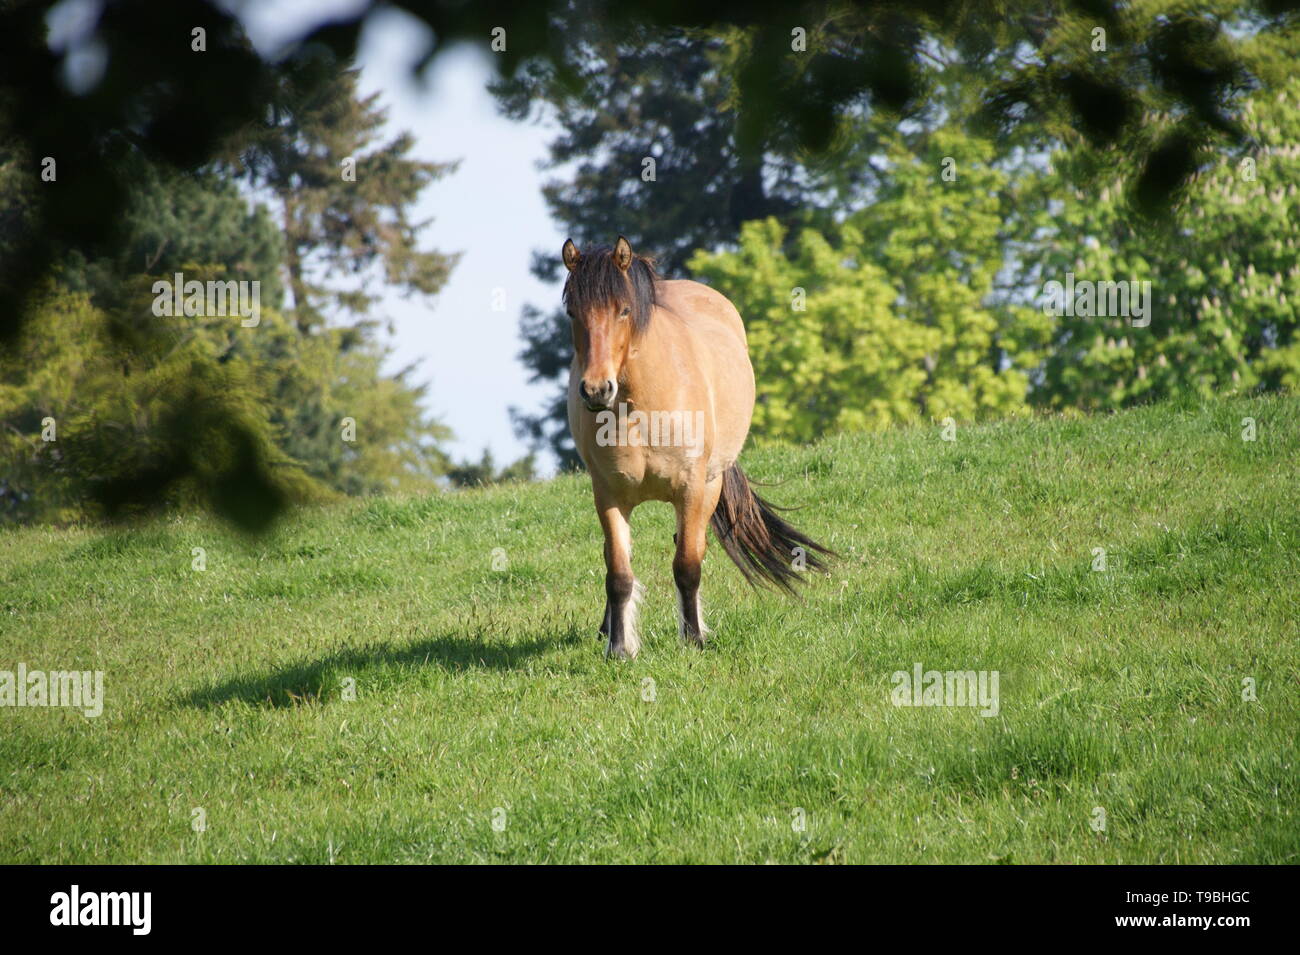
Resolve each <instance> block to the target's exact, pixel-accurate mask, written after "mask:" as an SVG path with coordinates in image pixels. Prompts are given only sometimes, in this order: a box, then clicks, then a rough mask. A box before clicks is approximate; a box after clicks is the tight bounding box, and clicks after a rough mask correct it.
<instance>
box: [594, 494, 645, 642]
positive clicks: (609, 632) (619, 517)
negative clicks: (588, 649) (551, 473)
mask: <svg viewBox="0 0 1300 955" xmlns="http://www.w3.org/2000/svg"><path fill="white" fill-rule="evenodd" d="M596 509H597V511H598V512H599V513H600V527H601V530H603V531H604V532H605V621H604V623H603V624H602V625H601V632H602V633H604V634H605V635H606V636H607V637H608V638H609V642H608V643H606V645H605V656H606V657H616V658H619V659H627V660H630V659H633V658H634V657H635V656H636V655H637V654H638V653H639V652H640V651H641V635H640V631H639V630H638V626H637V610H638V605H639V604H640V601H641V585H640V583H638V582H637V579H636V577H634V576H633V575H632V531H631V528H630V527H629V525H628V517H629V515H630V514H631V510H630V509H624V508H622V507H619V506H618V505H616V504H612V503H606V502H602V501H600V500H599V499H597V503H596Z"/></svg>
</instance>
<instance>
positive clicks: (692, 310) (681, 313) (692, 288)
mask: <svg viewBox="0 0 1300 955" xmlns="http://www.w3.org/2000/svg"><path fill="white" fill-rule="evenodd" d="M657 292H658V298H659V304H660V307H661V308H664V309H666V310H667V311H669V312H671V313H672V314H674V315H676V316H677V317H678V318H680V319H682V320H683V321H684V322H686V323H687V324H688V325H689V326H691V327H692V328H695V329H699V330H701V331H705V330H711V329H708V326H709V325H717V326H720V327H721V328H725V329H727V330H728V331H730V332H732V333H733V334H734V335H736V336H737V337H738V338H739V340H740V345H741V347H742V348H745V349H746V354H747V355H748V347H747V342H746V339H745V323H744V321H742V320H741V317H740V313H739V312H738V311H736V306H734V305H732V304H731V300H730V299H729V298H727V296H725V295H723V294H722V293H721V292H719V291H718V290H717V289H712V288H709V286H707V285H704V284H702V283H700V282H694V281H691V280H690V279H664V280H662V281H660V283H659V288H658V289H657Z"/></svg>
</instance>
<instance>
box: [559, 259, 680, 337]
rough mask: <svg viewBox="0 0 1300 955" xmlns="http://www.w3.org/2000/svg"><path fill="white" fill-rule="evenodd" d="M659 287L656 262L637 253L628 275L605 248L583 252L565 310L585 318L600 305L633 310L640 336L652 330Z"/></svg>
mask: <svg viewBox="0 0 1300 955" xmlns="http://www.w3.org/2000/svg"><path fill="white" fill-rule="evenodd" d="M658 283H659V273H658V272H656V271H655V266H654V260H653V259H651V258H648V257H646V256H644V255H636V254H635V253H634V254H633V255H632V264H631V265H629V266H628V269H627V272H624V271H623V270H622V269H620V268H619V267H618V263H617V262H615V261H614V250H613V249H611V248H610V247H609V246H601V247H600V248H598V249H591V250H590V251H587V252H583V253H582V257H581V258H579V259H578V266H577V268H575V269H574V270H573V271H572V272H570V273H569V278H568V280H567V281H566V282H565V283H564V307H565V308H566V309H568V311H569V313H570V314H575V315H581V314H583V313H585V312H587V311H588V310H590V309H592V308H595V307H597V306H600V305H608V304H610V303H614V304H615V305H618V306H623V305H627V306H629V307H630V308H631V309H632V328H633V329H634V331H635V333H636V334H638V335H640V334H642V333H644V332H645V330H646V329H647V328H649V327H650V314H651V312H653V311H654V308H655V306H656V305H658V304H659V296H658V289H657V286H658Z"/></svg>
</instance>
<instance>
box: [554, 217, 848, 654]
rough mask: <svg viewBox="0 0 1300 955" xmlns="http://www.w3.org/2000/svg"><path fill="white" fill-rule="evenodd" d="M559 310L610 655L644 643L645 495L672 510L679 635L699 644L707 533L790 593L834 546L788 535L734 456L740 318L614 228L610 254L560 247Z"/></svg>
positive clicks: (742, 425) (744, 378)
mask: <svg viewBox="0 0 1300 955" xmlns="http://www.w3.org/2000/svg"><path fill="white" fill-rule="evenodd" d="M562 255H563V258H564V265H565V267H566V268H567V269H568V270H569V278H568V281H567V282H566V283H565V285H564V305H565V308H566V309H567V310H568V313H569V317H570V318H571V319H572V321H573V347H574V359H573V367H572V369H571V371H570V373H569V427H570V428H571V429H572V431H573V440H574V443H575V444H576V445H577V448H578V454H579V455H581V457H582V460H583V462H584V463H585V464H586V465H587V470H588V471H589V472H590V473H591V486H592V490H593V491H594V492H595V496H596V511H597V513H598V514H599V515H600V524H601V528H602V529H603V530H604V532H605V571H606V575H605V619H604V622H603V623H602V624H601V627H600V631H601V633H603V634H604V635H605V636H607V637H608V638H609V643H608V644H607V646H606V651H605V652H606V655H607V656H615V657H624V658H631V657H635V656H636V655H637V652H638V651H639V650H640V648H641V640H640V636H639V635H638V631H637V605H638V604H639V602H640V599H641V585H640V584H639V583H638V582H637V580H636V578H635V577H634V576H633V575H632V537H631V532H630V530H629V528H628V519H629V517H630V516H631V514H632V509H633V508H635V507H636V506H637V505H638V504H640V503H641V502H643V501H667V502H669V503H671V504H672V505H673V507H674V508H675V509H676V511H677V533H676V534H675V535H674V540H675V541H676V543H677V553H676V556H675V557H674V558H673V577H674V579H675V580H676V582H677V608H678V624H679V632H680V634H681V637H682V639H683V640H684V641H686V642H688V643H692V644H694V645H695V646H698V647H703V646H704V639H705V635H706V634H707V633H708V630H707V629H706V628H705V626H704V622H703V620H702V619H701V615H700V601H699V591H700V564H701V562H702V561H703V560H704V549H705V546H706V540H705V535H706V528H707V526H708V525H709V524H710V523H712V524H713V531H714V534H715V535H716V536H717V538H718V541H719V543H721V544H722V546H723V548H724V549H725V550H726V552H727V554H728V555H730V557H731V559H732V560H733V561H735V563H736V566H737V567H739V568H740V570H741V572H742V573H743V574H744V575H745V578H746V579H747V580H749V582H750V583H751V584H758V583H770V584H773V585H775V586H777V587H780V588H783V589H785V590H787V591H789V592H793V590H794V588H793V586H792V584H793V583H794V582H796V581H799V580H801V579H802V578H801V577H800V576H799V574H798V571H799V570H803V569H806V568H812V569H820V568H822V567H823V566H824V565H823V563H822V562H821V561H820V560H818V558H817V554H818V553H822V554H828V555H829V554H830V553H831V552H830V551H829V550H827V549H826V548H824V547H822V546H821V545H820V544H817V543H815V542H814V541H812V540H810V539H809V538H808V537H806V536H804V535H803V534H801V533H800V532H799V531H797V530H795V529H794V528H793V527H791V526H790V525H789V524H788V523H786V522H785V521H784V520H782V519H781V518H780V517H779V516H777V514H776V513H775V511H774V509H773V508H772V506H771V505H769V504H768V503H767V502H766V501H764V500H763V499H762V498H760V497H759V496H758V495H757V494H755V493H754V491H753V489H752V488H751V487H750V484H749V479H748V478H747V477H746V476H745V473H744V472H743V471H741V470H740V468H739V467H738V466H737V465H736V457H737V456H738V455H739V454H740V449H741V447H742V446H743V445H744V443H745V437H746V435H748V433H749V420H750V417H751V416H752V415H753V412H754V369H753V367H752V366H751V365H750V363H749V350H748V347H747V344H746V340H745V326H744V323H743V322H742V321H741V319H740V314H739V313H738V312H737V311H736V308H735V306H734V305H732V304H731V302H729V301H728V300H727V299H726V297H724V296H723V295H721V294H720V293H718V292H716V291H714V290H713V289H711V288H709V287H708V286H706V285H701V284H699V283H698V282H689V281H667V280H664V279H661V278H660V277H659V276H658V275H657V274H656V273H655V270H654V266H653V264H652V263H651V261H650V260H648V259H646V258H644V257H642V256H639V255H634V254H633V252H632V247H631V245H629V244H628V241H627V239H625V238H623V237H622V236H619V238H618V242H617V243H616V244H615V246H614V248H613V249H609V248H600V249H592V250H588V251H587V252H585V253H581V252H579V251H578V248H577V247H576V246H575V245H574V244H573V240H572V239H569V240H568V241H566V242H565V243H564V249H563V253H562Z"/></svg>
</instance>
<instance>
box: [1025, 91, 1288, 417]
mask: <svg viewBox="0 0 1300 955" xmlns="http://www.w3.org/2000/svg"><path fill="white" fill-rule="evenodd" d="M1242 115H1243V121H1244V124H1245V127H1246V129H1247V130H1248V132H1249V135H1250V137H1251V140H1252V141H1253V142H1255V143H1257V144H1258V145H1257V149H1256V151H1255V152H1254V153H1252V154H1250V155H1246V156H1239V155H1237V154H1236V152H1235V151H1234V150H1232V149H1229V148H1221V149H1219V150H1217V151H1215V152H1214V153H1211V154H1208V155H1207V156H1206V157H1205V158H1204V160H1203V162H1202V170H1203V171H1202V172H1201V175H1200V178H1199V179H1198V180H1197V181H1196V182H1195V184H1194V185H1193V186H1192V187H1191V188H1190V189H1189V191H1188V195H1187V197H1186V200H1185V202H1183V203H1182V204H1181V205H1180V206H1179V207H1178V208H1177V209H1176V210H1175V212H1174V214H1173V216H1172V217H1171V219H1170V220H1169V221H1168V222H1165V223H1161V225H1160V227H1159V228H1154V227H1152V226H1151V225H1150V224H1148V223H1146V222H1144V221H1143V220H1142V219H1140V218H1135V217H1134V216H1133V215H1131V213H1130V212H1129V208H1128V206H1127V204H1126V203H1125V202H1124V195H1125V193H1126V190H1128V189H1131V188H1132V187H1133V182H1134V178H1135V176H1136V174H1137V173H1136V171H1135V170H1134V169H1133V168H1132V167H1126V166H1121V167H1120V168H1119V169H1117V170H1116V171H1115V174H1114V176H1113V178H1112V180H1111V182H1110V184H1109V185H1108V187H1107V188H1106V189H1104V190H1103V191H1102V192H1101V194H1100V195H1099V196H1092V195H1087V194H1084V193H1082V192H1080V191H1079V190H1077V189H1073V188H1068V187H1067V182H1068V180H1069V171H1068V166H1069V163H1070V162H1071V161H1072V159H1071V157H1070V155H1068V154H1066V153H1064V152H1060V153H1058V154H1056V155H1055V156H1054V157H1053V162H1054V172H1053V175H1052V177H1051V178H1050V179H1049V180H1047V181H1046V182H1045V183H1044V186H1043V188H1044V189H1045V190H1046V191H1048V192H1050V193H1051V194H1053V195H1064V196H1067V197H1068V198H1066V199H1065V200H1064V201H1063V202H1059V203H1056V204H1055V205H1054V207H1053V208H1052V211H1050V212H1049V213H1047V214H1045V215H1044V217H1043V219H1042V220H1041V221H1040V223H1039V225H1040V226H1041V229H1042V234H1043V241H1042V243H1041V245H1040V246H1039V247H1038V249H1037V251H1036V253H1035V254H1034V255H1033V256H1032V257H1031V259H1030V260H1029V262H1028V265H1029V267H1030V269H1031V270H1032V272H1031V274H1032V275H1033V276H1034V277H1035V278H1036V279H1037V281H1038V283H1039V285H1038V287H1039V288H1040V289H1041V288H1042V287H1043V285H1044V284H1045V283H1046V282H1049V281H1056V282H1060V283H1062V284H1064V283H1065V282H1066V281H1067V276H1071V277H1072V278H1073V280H1074V282H1075V283H1076V286H1078V287H1086V286H1088V285H1090V284H1091V283H1096V282H1118V281H1123V282H1137V283H1142V282H1147V283H1150V300H1151V304H1150V313H1149V314H1147V315H1145V316H1142V317H1140V318H1139V320H1138V321H1136V322H1135V321H1134V320H1133V317H1132V316H1131V315H1127V314H1118V315H1117V314H1114V312H1113V310H1112V309H1110V308H1107V309H1106V311H1107V312H1110V314H1097V311H1098V310H1099V308H1098V305H1096V304H1094V305H1093V306H1092V307H1090V308H1075V309H1071V311H1073V312H1074V314H1063V315H1059V316H1057V317H1056V318H1055V319H1054V328H1053V332H1052V342H1051V350H1050V354H1049V355H1048V358H1047V360H1046V363H1045V366H1044V374H1043V380H1042V384H1041V387H1039V388H1037V389H1035V400H1036V401H1038V402H1039V403H1041V404H1044V405H1047V406H1050V407H1080V408H1085V409H1098V408H1120V407H1125V406H1128V405H1132V404H1135V403H1138V402H1144V401H1151V400H1156V399H1161V398H1167V397H1171V396H1175V395H1180V394H1191V395H1197V396H1208V395H1212V394H1216V393H1222V392H1225V391H1246V390H1249V389H1253V388H1267V389H1278V388H1292V389H1294V388H1296V387H1297V386H1300V342H1298V341H1297V333H1296V330H1297V323H1298V322H1300V308H1298V304H1300V266H1297V264H1296V263H1297V244H1298V242H1300V225H1297V223H1300V195H1297V187H1296V183H1297V181H1300V153H1298V152H1297V150H1296V147H1295V143H1296V142H1297V141H1300V80H1296V79H1294V78H1293V79H1292V80H1291V81H1290V82H1289V83H1286V84H1285V85H1283V86H1282V87H1281V88H1279V89H1276V90H1269V91H1267V92H1265V91H1260V92H1259V93H1257V94H1255V95H1254V96H1252V97H1251V98H1250V99H1249V101H1248V102H1246V103H1245V104H1244V105H1243V107H1242ZM1085 159H1086V157H1085ZM1075 161H1078V160H1075ZM1040 304H1043V305H1044V306H1046V305H1047V304H1048V303H1045V302H1044V303H1040ZM1107 304H1108V305H1109V303H1107ZM1053 308H1054V310H1058V309H1057V308H1056V307H1055V306H1054V307H1053Z"/></svg>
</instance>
